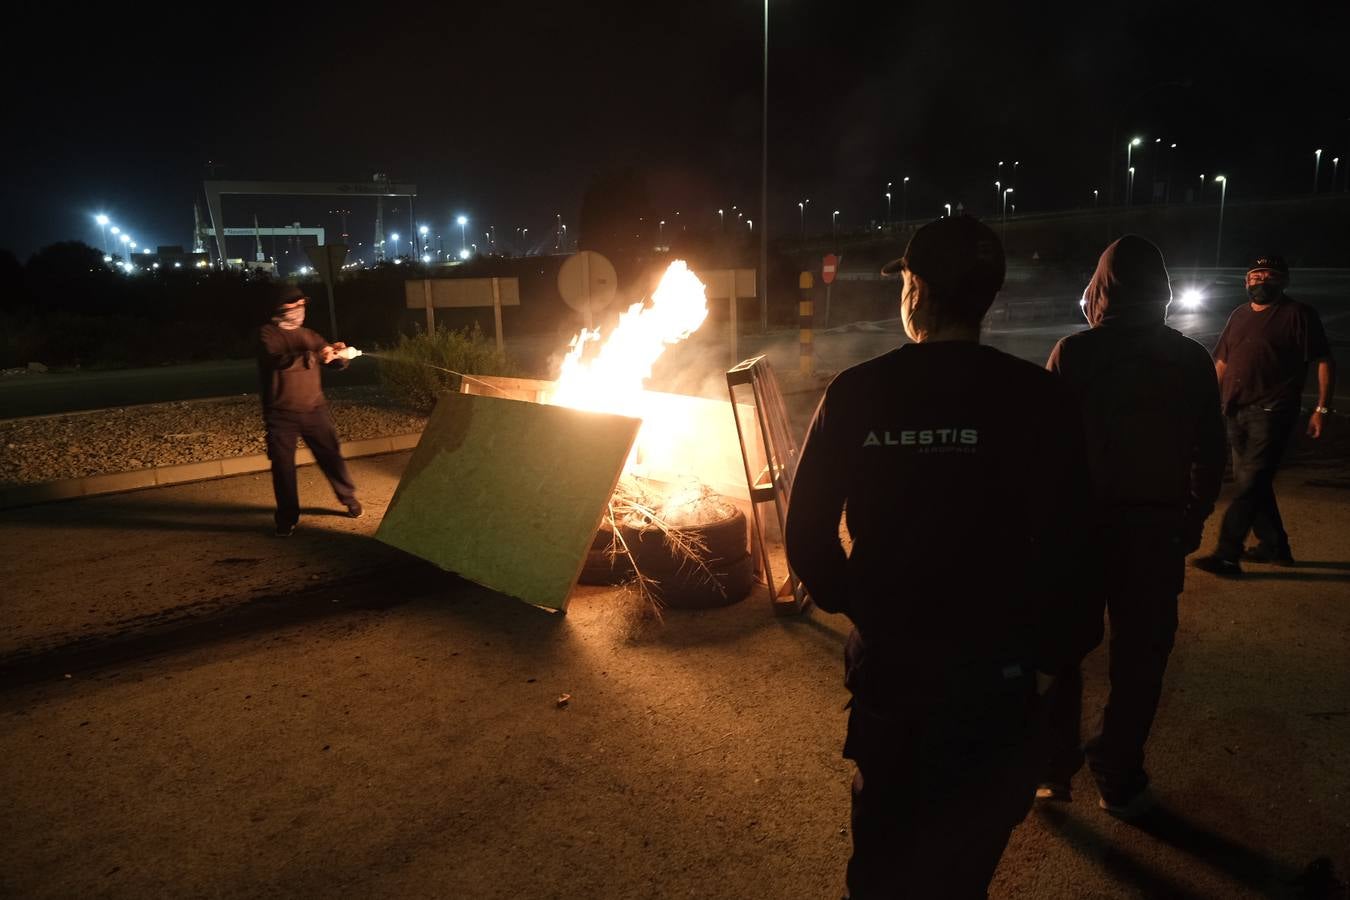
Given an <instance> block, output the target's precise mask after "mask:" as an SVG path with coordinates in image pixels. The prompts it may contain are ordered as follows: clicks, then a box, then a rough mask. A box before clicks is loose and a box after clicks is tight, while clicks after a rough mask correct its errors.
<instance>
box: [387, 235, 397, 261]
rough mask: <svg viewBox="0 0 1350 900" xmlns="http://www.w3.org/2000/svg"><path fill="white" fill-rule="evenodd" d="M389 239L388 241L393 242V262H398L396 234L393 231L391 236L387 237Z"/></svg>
mask: <svg viewBox="0 0 1350 900" xmlns="http://www.w3.org/2000/svg"><path fill="white" fill-rule="evenodd" d="M389 239H390V240H391V241H393V242H394V260H395V261H396V262H397V261H398V232H397V231H395V232H394V233H393V234H391V235H389Z"/></svg>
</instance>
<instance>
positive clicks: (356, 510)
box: [347, 500, 366, 519]
mask: <svg viewBox="0 0 1350 900" xmlns="http://www.w3.org/2000/svg"><path fill="white" fill-rule="evenodd" d="M365 514H366V510H365V508H364V507H362V506H361V501H360V500H353V501H352V502H351V503H348V504H347V518H349V519H359V518H361V517H362V516H364V515H365Z"/></svg>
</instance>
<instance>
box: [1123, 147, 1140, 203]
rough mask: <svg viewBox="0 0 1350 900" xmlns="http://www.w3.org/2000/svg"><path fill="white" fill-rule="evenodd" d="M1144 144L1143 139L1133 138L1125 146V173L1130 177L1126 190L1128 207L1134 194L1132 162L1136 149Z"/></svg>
mask: <svg viewBox="0 0 1350 900" xmlns="http://www.w3.org/2000/svg"><path fill="white" fill-rule="evenodd" d="M1143 142H1144V139H1143V138H1132V139H1131V140H1130V142H1129V143H1128V144H1126V145H1125V171H1126V172H1127V173H1128V176H1129V178H1128V182H1127V187H1126V189H1125V205H1126V206H1129V205H1130V200H1131V198H1132V196H1133V194H1134V166H1133V165H1131V162H1132V160H1133V157H1134V148H1135V147H1138V146H1139V145H1140V144H1142V143H1143Z"/></svg>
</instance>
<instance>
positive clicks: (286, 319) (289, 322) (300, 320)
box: [272, 306, 305, 331]
mask: <svg viewBox="0 0 1350 900" xmlns="http://www.w3.org/2000/svg"><path fill="white" fill-rule="evenodd" d="M272 321H273V322H275V323H276V324H277V325H280V326H281V327H282V328H285V329H286V330H288V331H289V330H291V329H294V328H299V327H300V326H301V325H303V324H304V322H305V307H304V306H293V307H291V308H290V309H279V310H277V314H276V315H275V316H273V317H272Z"/></svg>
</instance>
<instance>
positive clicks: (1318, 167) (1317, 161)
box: [1313, 147, 1322, 194]
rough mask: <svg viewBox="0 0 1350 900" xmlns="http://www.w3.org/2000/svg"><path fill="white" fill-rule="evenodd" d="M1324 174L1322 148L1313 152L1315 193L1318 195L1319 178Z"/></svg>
mask: <svg viewBox="0 0 1350 900" xmlns="http://www.w3.org/2000/svg"><path fill="white" fill-rule="evenodd" d="M1321 174H1322V148H1321V147H1318V148H1317V149H1316V150H1314V151H1313V193H1314V194H1315V193H1317V182H1318V176H1319V175H1321Z"/></svg>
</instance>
